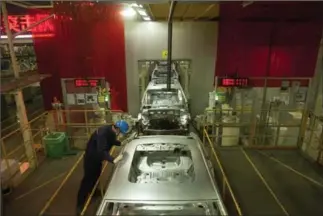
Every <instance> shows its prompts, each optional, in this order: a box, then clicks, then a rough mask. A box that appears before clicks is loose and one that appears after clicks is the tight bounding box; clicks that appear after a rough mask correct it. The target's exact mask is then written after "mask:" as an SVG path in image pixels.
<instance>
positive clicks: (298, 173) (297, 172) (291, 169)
mask: <svg viewBox="0 0 323 216" xmlns="http://www.w3.org/2000/svg"><path fill="white" fill-rule="evenodd" d="M258 152H259V153H260V154H262V155H264V156H266V157H267V158H269V159H271V160H273V161H275V162H276V163H278V164H279V165H281V166H283V167H285V168H286V169H288V170H290V171H292V172H294V173H295V174H297V175H299V176H301V177H303V178H305V179H306V180H308V181H309V182H311V183H313V184H315V185H317V186H319V187H323V184H322V183H320V182H318V181H316V180H314V179H312V178H311V177H309V176H307V175H305V174H303V173H301V172H299V171H297V170H295V169H294V168H292V167H291V166H289V165H287V164H285V163H283V162H282V161H280V160H278V159H277V158H275V157H273V156H269V155H267V154H265V153H263V152H260V151H258Z"/></svg>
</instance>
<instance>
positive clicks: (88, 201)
mask: <svg viewBox="0 0 323 216" xmlns="http://www.w3.org/2000/svg"><path fill="white" fill-rule="evenodd" d="M114 153H115V148H114V147H112V149H111V151H110V154H111V155H114ZM107 166H108V163H107V162H104V164H103V167H102V171H101V174H100V177H99V178H98V180H97V181H96V183H95V186H94V187H93V189H92V191H91V193H90V195H89V197H88V198H87V200H86V203H85V205H84V207H83V209H82V212H81V216H83V215H84V214H85V212H86V210H87V208H88V207H89V205H90V203H91V200H92V197H93V195H94V193H95V191H96V190H97V188H98V186H99V184H100V182H101V184H100V192H101V196H102V198H103V196H104V189H105V185H104V184H103V183H102V177H103V174H104V173H105V171H106V169H107Z"/></svg>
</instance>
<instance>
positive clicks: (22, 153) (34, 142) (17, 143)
mask: <svg viewBox="0 0 323 216" xmlns="http://www.w3.org/2000/svg"><path fill="white" fill-rule="evenodd" d="M60 111H61V112H62V113H66V112H69V113H81V115H83V116H85V119H84V122H83V123H68V122H67V123H65V122H66V116H63V117H64V118H63V123H61V122H59V121H58V120H57V117H58V115H57V110H52V111H48V112H43V113H41V114H40V115H38V116H37V117H35V118H33V119H32V120H30V121H29V122H28V124H27V125H26V126H24V127H22V128H21V127H18V128H15V129H13V130H12V131H9V132H7V134H5V135H4V136H2V137H1V140H0V142H1V159H2V161H4V163H5V166H6V169H7V171H6V172H7V173H6V175H8V177H7V178H6V179H5V181H2V184H6V185H8V186H16V185H17V184H19V183H20V181H18V182H19V183H15V182H16V178H17V177H16V176H17V174H19V172H20V173H21V174H23V175H24V176H25V173H27V174H29V173H30V172H32V171H33V170H34V169H36V168H37V167H38V166H39V165H40V163H41V162H42V159H45V156H46V148H45V146H44V143H43V137H44V135H45V131H47V129H48V125H47V123H48V121H49V122H51V123H53V124H52V125H53V128H52V130H54V131H61V132H67V131H68V129H71V128H72V129H73V128H76V129H77V130H78V131H79V132H81V133H78V134H73V133H72V134H69V136H68V137H69V139H70V140H71V141H74V142H75V140H76V141H77V140H78V139H81V140H82V143H84V140H87V139H88V138H89V137H90V135H91V132H92V131H94V130H95V129H96V128H97V127H99V126H101V125H103V124H108V123H110V124H111V123H112V121H111V122H108V123H107V122H104V123H103V122H92V123H91V119H90V118H87V116H88V114H89V113H91V112H92V113H93V112H96V111H95V110H67V111H65V110H60ZM104 112H107V113H110V114H114V113H120V115H122V114H123V113H121V112H122V111H119V110H117V111H114V110H113V111H111V110H104ZM63 115H64V114H63ZM51 117H53V118H52V119H50V120H49V118H51ZM28 131H29V132H31V134H32V136H31V140H24V139H23V133H25V132H28ZM79 135H80V136H79ZM26 146H31V147H32V151H33V152H32V154H33V157H29V158H28V157H27V153H26ZM13 160H14V161H16V162H17V163H18V165H19V166H20V167H19V168H20V170H21V171H17V167H16V168H13V167H12V163H13ZM2 161H1V162H2ZM28 164H35V167H28V166H29V165H28ZM14 169H15V170H16V171H14ZM26 171H28V172H26ZM24 176H23V177H24Z"/></svg>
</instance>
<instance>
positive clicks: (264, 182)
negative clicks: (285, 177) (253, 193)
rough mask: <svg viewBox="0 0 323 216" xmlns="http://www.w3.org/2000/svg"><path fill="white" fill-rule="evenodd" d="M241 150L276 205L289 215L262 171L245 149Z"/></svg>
mask: <svg viewBox="0 0 323 216" xmlns="http://www.w3.org/2000/svg"><path fill="white" fill-rule="evenodd" d="M240 149H241V151H242V153H243V154H244V156H245V157H246V159H247V160H248V162H249V163H250V164H251V166H252V168H253V169H254V171H255V172H256V173H257V175H258V177H259V178H260V179H261V181H262V183H263V184H264V185H265V186H266V188H267V190H268V191H269V193H270V194H271V196H272V197H273V198H274V199H275V201H276V203H277V204H278V205H279V207H280V208H281V209H282V210H283V212H284V214H285V215H289V214H288V212H287V210H286V209H285V207H284V205H283V204H282V203H281V202H280V200H279V199H278V197H277V196H276V194H275V193H274V191H273V190H272V189H271V187H270V186H269V184H268V183H267V181H266V180H265V178H264V177H263V176H262V174H261V173H260V171H259V170H258V168H257V167H256V165H255V164H254V163H253V162H252V160H251V158H250V157H249V156H248V154H247V153H246V152H245V150H243V148H240Z"/></svg>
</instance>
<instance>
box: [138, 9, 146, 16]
mask: <svg viewBox="0 0 323 216" xmlns="http://www.w3.org/2000/svg"><path fill="white" fill-rule="evenodd" d="M138 13H139V14H140V15H141V16H147V13H146V11H144V10H138Z"/></svg>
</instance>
